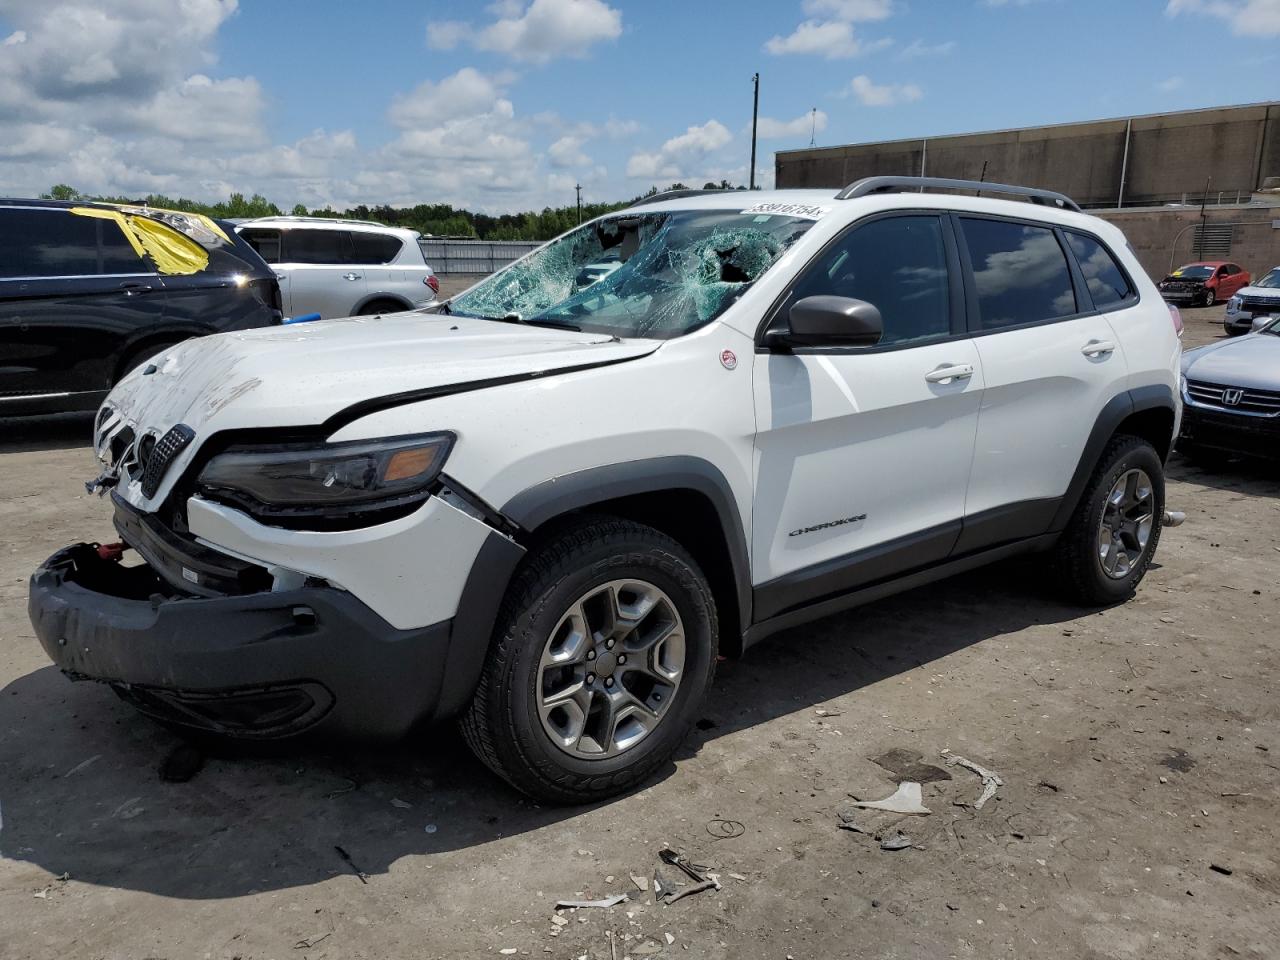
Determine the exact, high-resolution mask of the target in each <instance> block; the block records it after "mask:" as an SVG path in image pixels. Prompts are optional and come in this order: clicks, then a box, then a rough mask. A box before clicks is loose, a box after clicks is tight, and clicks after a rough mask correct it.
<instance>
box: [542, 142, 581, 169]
mask: <svg viewBox="0 0 1280 960" xmlns="http://www.w3.org/2000/svg"><path fill="white" fill-rule="evenodd" d="M583 142H584V138H582V137H575V136H572V135H570V136H565V137H561V138H560V139H559V140H557V141H556V142H555V143H553V144H551V146H549V147H547V158H548V159H549V160H550V161H551V165H552V166H553V167H587V166H590V165H591V158H590V157H589V156H587V155H586V153H584V152H583V150H582V144H583Z"/></svg>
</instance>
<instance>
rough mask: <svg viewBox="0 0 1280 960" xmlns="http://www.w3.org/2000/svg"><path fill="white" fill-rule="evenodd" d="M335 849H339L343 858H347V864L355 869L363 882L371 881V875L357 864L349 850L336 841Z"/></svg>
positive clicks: (339, 853) (339, 854)
mask: <svg viewBox="0 0 1280 960" xmlns="http://www.w3.org/2000/svg"><path fill="white" fill-rule="evenodd" d="M333 849H335V850H337V851H338V856H340V857H341V858H342V859H343V860H345V861H346V862H347V866H349V867H350V868H351V869H352V870H353V871H355V875H356V876H357V877H359V878H360V882H361V883H368V882H369V875H368V874H367V873H365V872H364V871H363V870H361V869H360V868H359V867H357V866H356V862H355V861H354V860H352V859H351V854H349V853H347V851H345V850H343V849H342V848H341V847H340V846H338V845H337V844H336V843H335V844H334V845H333Z"/></svg>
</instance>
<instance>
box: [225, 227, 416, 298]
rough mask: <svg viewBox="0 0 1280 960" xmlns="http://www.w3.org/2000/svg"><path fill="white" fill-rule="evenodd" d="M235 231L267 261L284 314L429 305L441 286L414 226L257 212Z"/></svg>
mask: <svg viewBox="0 0 1280 960" xmlns="http://www.w3.org/2000/svg"><path fill="white" fill-rule="evenodd" d="M236 232H237V233H239V234H240V236H242V237H244V239H245V240H247V241H248V242H249V245H250V246H252V247H253V248H254V249H255V250H257V251H258V253H259V254H260V255H261V256H262V259H263V260H265V261H267V263H269V264H271V269H272V270H274V271H275V272H276V277H278V278H279V280H280V293H281V296H282V298H283V299H284V310H285V313H286V314H287V315H289V316H293V317H297V316H304V315H306V314H312V313H318V314H320V318H321V319H323V320H328V319H330V318H332V317H351V316H356V315H357V314H363V315H367V314H374V313H394V312H396V311H399V310H412V309H414V308H416V307H425V306H429V305H430V304H431V302H432V301H433V300H435V298H436V294H437V293H438V292H439V290H440V282H439V281H438V280H437V279H436V276H435V272H434V271H433V270H432V269H431V268H430V267H429V266H427V261H426V260H425V259H424V257H423V255H422V247H420V246H419V245H418V238H419V237H420V236H421V234H420V233H418V232H417V231H416V230H405V229H403V228H400V227H388V226H384V225H383V224H381V223H374V222H372V221H370V220H325V219H323V218H321V217H262V218H260V219H257V220H249V221H246V222H245V223H242V224H240V225H239V226H237V227H236Z"/></svg>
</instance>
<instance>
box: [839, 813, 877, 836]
mask: <svg viewBox="0 0 1280 960" xmlns="http://www.w3.org/2000/svg"><path fill="white" fill-rule="evenodd" d="M836 816H837V817H838V818H839V819H840V822H839V823H837V824H836V826H837V827H839V828H840V829H841V830H851V831H853V832H854V833H870V832H871V831H870V830H869V829H868V828H867V827H865V826H863V825H862V824H860V823H858V819H857V814H856V813H854V812H853V811H852V810H848V809H844V810H837V811H836Z"/></svg>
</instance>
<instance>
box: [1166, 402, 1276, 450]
mask: <svg viewBox="0 0 1280 960" xmlns="http://www.w3.org/2000/svg"><path fill="white" fill-rule="evenodd" d="M1178 442H1179V443H1194V444H1197V445H1199V446H1202V447H1213V448H1214V449H1218V450H1228V451H1232V452H1234V453H1242V454H1246V455H1247V456H1252V457H1265V458H1267V459H1276V458H1280V418H1273V417H1247V416H1244V415H1243V414H1238V413H1225V412H1223V413H1219V412H1217V411H1215V410H1205V409H1203V408H1201V407H1196V406H1192V405H1191V404H1186V405H1184V406H1183V408H1182V431H1181V435H1180V436H1179V438H1178Z"/></svg>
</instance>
